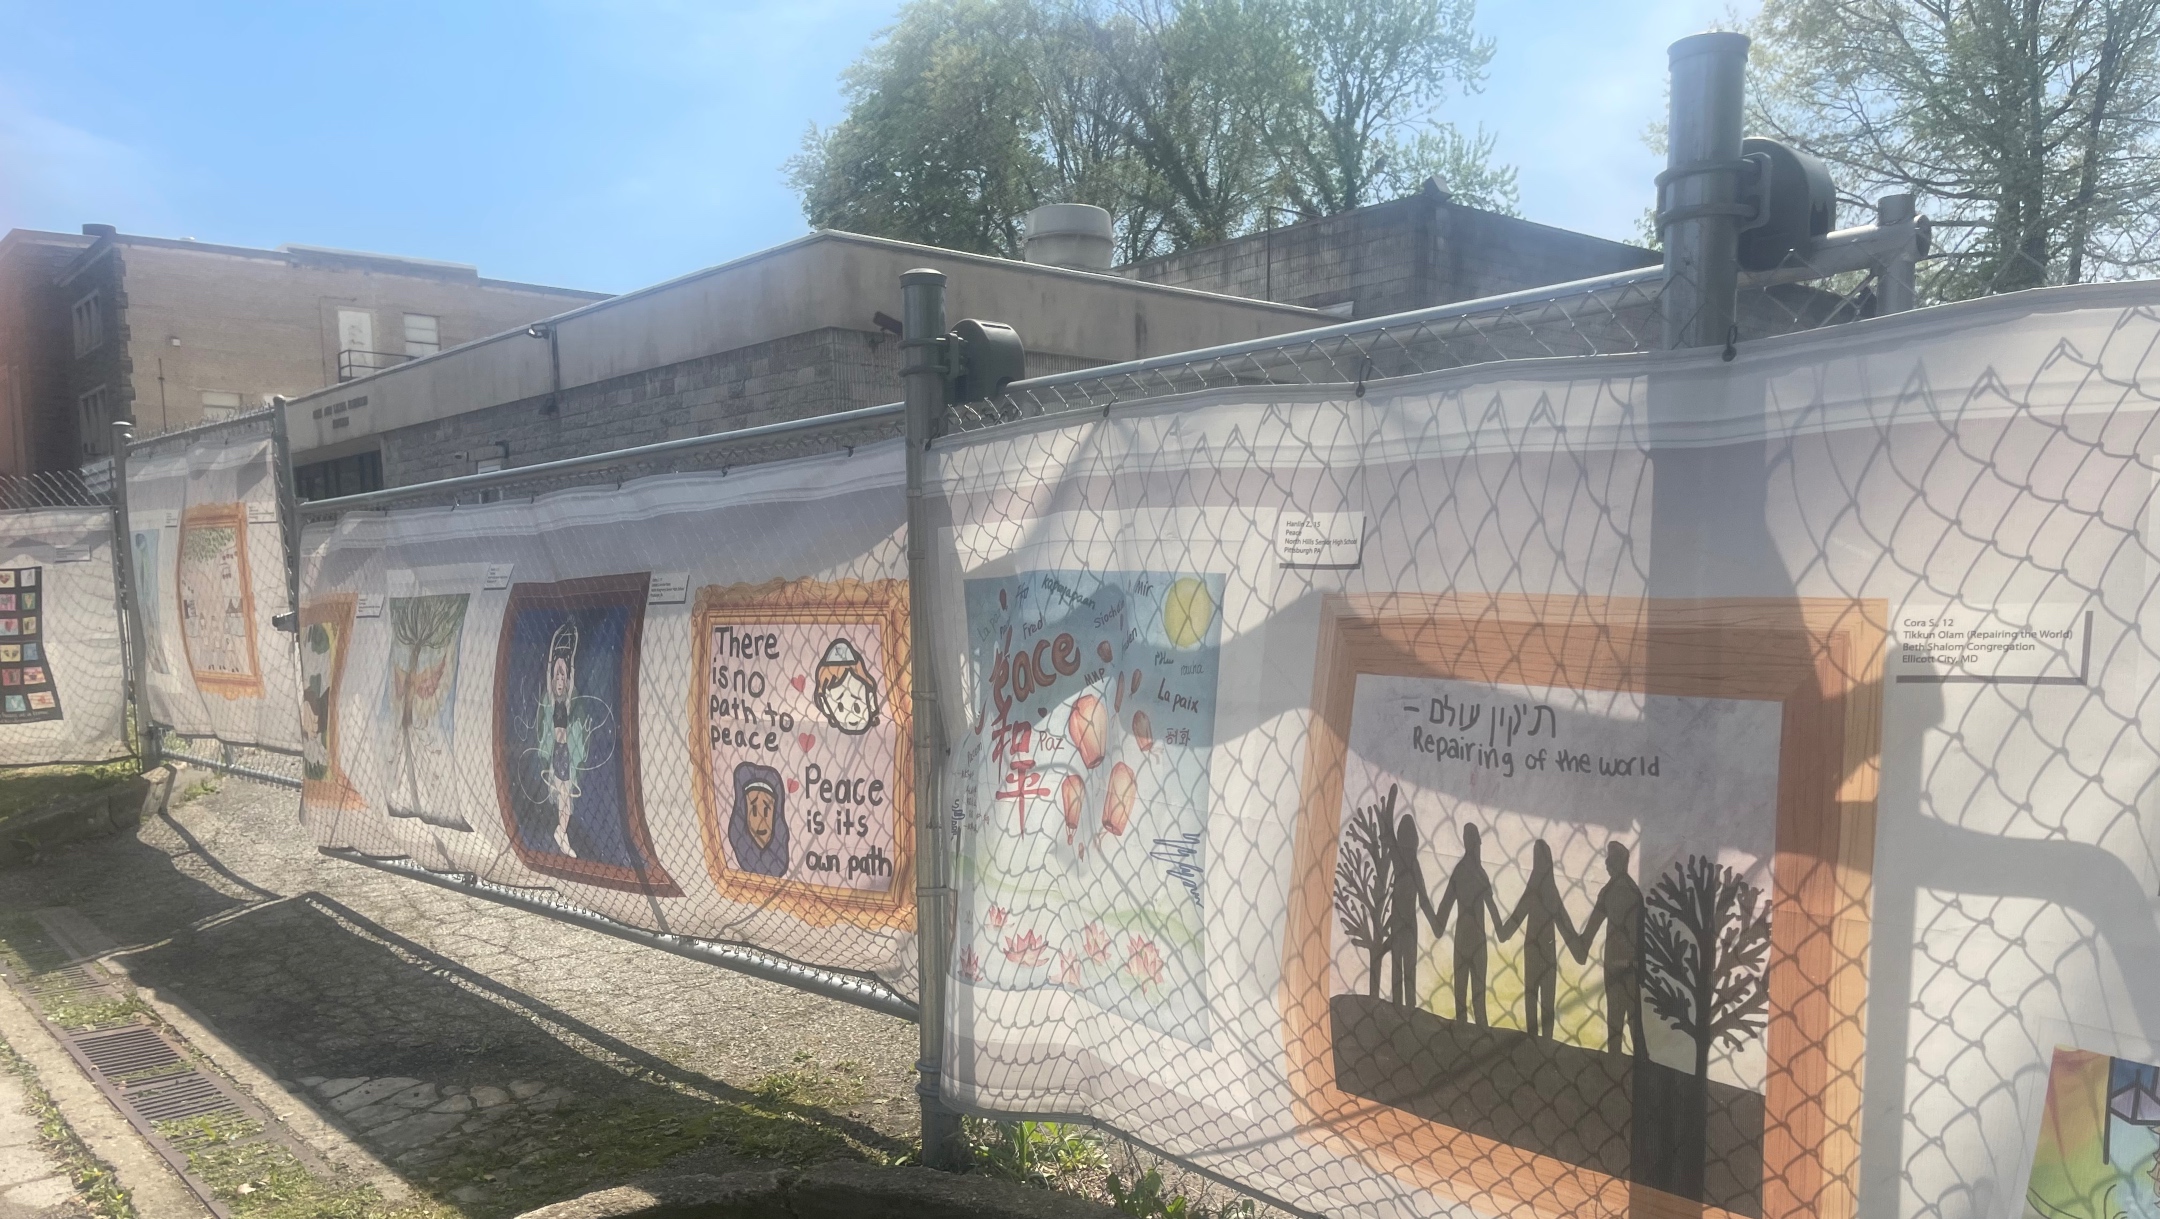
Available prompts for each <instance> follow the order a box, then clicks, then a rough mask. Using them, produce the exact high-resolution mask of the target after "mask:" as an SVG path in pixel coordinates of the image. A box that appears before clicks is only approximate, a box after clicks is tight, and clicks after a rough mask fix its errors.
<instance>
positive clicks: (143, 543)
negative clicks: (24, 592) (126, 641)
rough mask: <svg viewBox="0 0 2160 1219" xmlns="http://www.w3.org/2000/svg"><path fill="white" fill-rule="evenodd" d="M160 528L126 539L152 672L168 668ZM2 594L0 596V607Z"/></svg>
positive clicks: (159, 671)
mask: <svg viewBox="0 0 2160 1219" xmlns="http://www.w3.org/2000/svg"><path fill="white" fill-rule="evenodd" d="M164 540H165V535H164V531H163V530H160V529H137V530H135V531H133V536H132V538H131V539H130V542H131V546H132V551H133V554H134V556H135V604H136V606H137V608H138V613H137V615H136V616H137V618H138V619H140V621H141V622H142V633H143V652H144V654H145V659H146V660H147V661H148V663H149V665H150V671H151V672H152V673H159V674H165V673H170V672H172V665H171V662H170V661H168V660H166V658H165V616H164V615H163V614H161V613H159V612H158V611H159V607H160V606H162V605H163V604H164V602H163V601H162V600H160V599H159V597H160V595H161V593H162V592H163V589H164V583H165V582H164V580H163V578H162V575H163V568H162V567H161V566H160V565H159V563H158V557H159V552H160V551H161V550H162V549H163V546H162V543H163V542H164ZM5 601H6V598H5V597H0V608H13V607H12V606H9V605H5V604H4V603H5Z"/></svg>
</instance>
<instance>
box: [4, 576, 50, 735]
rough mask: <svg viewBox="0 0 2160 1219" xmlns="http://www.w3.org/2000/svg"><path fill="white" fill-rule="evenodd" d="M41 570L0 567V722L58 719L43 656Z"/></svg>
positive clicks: (48, 669) (47, 663)
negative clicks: (1, 640) (40, 601)
mask: <svg viewBox="0 0 2160 1219" xmlns="http://www.w3.org/2000/svg"><path fill="white" fill-rule="evenodd" d="M43 572H44V569H43V568H42V567H8V568H0V589H8V590H12V591H9V592H0V615H6V616H5V617H0V639H5V640H6V641H7V642H5V643H0V724H29V723H36V722H39V721H43V720H58V719H62V718H64V717H63V716H62V714H61V707H60V691H59V687H58V684H57V683H56V682H55V681H54V680H53V673H52V668H51V662H50V661H49V660H48V659H47V658H46V654H45V635H44V614H43V612H42V610H41V609H40V608H39V599H40V598H41V597H42V596H43V593H44V584H43V581H42V576H43Z"/></svg>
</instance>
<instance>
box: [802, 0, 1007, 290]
mask: <svg viewBox="0 0 2160 1219" xmlns="http://www.w3.org/2000/svg"><path fill="white" fill-rule="evenodd" d="M1027 17H1028V13H1027V10H1026V8H1025V6H1024V5H1023V4H1020V3H1013V2H1011V0H915V3H913V4H910V5H909V6H908V7H907V9H906V10H904V11H903V12H902V14H901V16H900V21H899V23H898V24H897V25H895V26H893V27H892V28H891V29H889V30H886V31H884V32H883V33H882V34H880V35H879V37H878V40H877V41H876V42H875V43H873V44H872V45H871V47H870V50H869V51H868V52H867V53H866V54H865V55H864V56H863V58H862V59H861V60H859V61H858V62H857V63H856V64H855V65H854V66H852V67H850V68H849V69H848V71H847V73H846V75H845V76H844V77H843V88H844V90H845V92H846V94H847V98H848V113H847V117H846V118H844V119H842V120H841V121H840V122H839V123H838V124H836V125H835V126H833V127H831V128H829V129H827V130H823V131H820V130H818V129H816V128H814V127H813V128H812V129H811V130H810V132H809V133H808V134H807V135H806V136H805V137H804V139H803V150H802V152H801V153H800V154H799V155H798V156H796V157H795V158H794V159H793V160H791V161H789V162H788V165H787V174H788V181H789V183H790V185H792V186H793V187H794V188H795V190H796V191H797V193H798V194H800V195H801V197H802V201H803V212H804V214H805V216H807V217H808V219H809V221H810V223H811V224H813V225H816V226H817V227H819V228H837V229H846V230H848V231H850V232H856V233H867V234H870V235H872V236H883V237H898V238H902V239H905V240H908V241H920V242H923V243H925V244H929V245H938V246H944V247H947V248H948V249H955V250H970V251H974V252H976V253H981V254H1001V255H1006V256H1008V257H1016V256H1018V254H1019V252H1020V238H1021V233H1020V218H1021V216H1023V215H1024V214H1025V213H1026V212H1027V211H1028V209H1030V208H1032V207H1034V206H1036V205H1037V203H1038V202H1039V201H1040V199H1041V197H1042V190H1043V186H1044V184H1045V180H1046V178H1047V176H1048V175H1047V173H1046V166H1045V165H1044V163H1043V159H1042V157H1041V156H1040V155H1039V153H1038V151H1037V149H1036V146H1035V116H1034V115H1033V114H1031V113H1030V112H1029V103H1030V101H1031V100H1032V96H1033V94H1034V93H1035V88H1034V84H1033V82H1032V80H1031V79H1030V77H1029V63H1028V57H1027V56H1026V55H1025V54H1024V53H1023V50H1022V48H1023V47H1024V46H1025V45H1026V35H1027V33H1028V23H1027Z"/></svg>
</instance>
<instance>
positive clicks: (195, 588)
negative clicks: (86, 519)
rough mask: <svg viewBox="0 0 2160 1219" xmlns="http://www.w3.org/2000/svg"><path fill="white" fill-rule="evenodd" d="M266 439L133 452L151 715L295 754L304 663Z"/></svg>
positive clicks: (131, 525)
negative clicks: (291, 630)
mask: <svg viewBox="0 0 2160 1219" xmlns="http://www.w3.org/2000/svg"><path fill="white" fill-rule="evenodd" d="M272 452H273V449H272V445H271V442H270V439H269V438H268V437H267V436H239V437H222V438H220V437H209V438H205V439H203V440H201V441H199V442H197V443H196V444H194V445H193V446H191V447H190V448H189V449H187V451H185V452H181V453H168V454H163V455H156V456H152V455H147V454H136V455H134V456H131V457H130V458H129V459H128V471H127V497H128V530H129V532H130V534H131V535H132V536H131V538H130V539H129V541H130V546H131V549H132V552H133V559H134V571H135V573H136V587H137V588H138V589H139V590H140V592H139V596H138V601H139V603H140V607H141V610H140V612H141V617H142V629H143V650H144V668H145V669H146V670H147V672H146V678H147V690H146V692H145V694H146V698H145V701H146V702H147V703H148V705H149V713H150V718H151V719H152V720H153V721H155V722H156V723H158V724H161V725H163V726H165V727H167V728H169V729H172V730H174V731H176V732H179V733H182V734H185V735H188V736H205V737H215V738H217V739H218V740H220V741H223V742H225V743H226V744H228V745H251V746H259V747H261V748H265V749H275V750H282V751H284V752H287V753H293V752H297V751H298V750H299V748H300V724H299V718H298V716H296V715H295V714H294V710H293V709H294V707H295V706H296V705H297V704H298V702H299V688H300V686H299V663H298V660H297V658H296V656H295V653H294V649H293V637H292V636H291V635H290V634H287V633H286V632H284V631H280V630H278V629H277V628H275V627H274V626H272V625H271V619H272V618H274V617H276V616H277V615H279V614H282V613H284V612H285V611H286V610H287V609H289V608H290V604H289V599H290V598H289V594H288V592H287V589H286V583H285V534H284V528H283V526H282V525H281V523H280V522H279V518H278V492H277V488H278V472H277V469H276V466H275V464H274V462H273V458H272Z"/></svg>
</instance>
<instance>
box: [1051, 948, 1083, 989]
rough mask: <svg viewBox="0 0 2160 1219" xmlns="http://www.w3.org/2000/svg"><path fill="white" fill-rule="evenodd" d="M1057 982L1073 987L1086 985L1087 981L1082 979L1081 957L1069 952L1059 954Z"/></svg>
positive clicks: (1060, 984)
mask: <svg viewBox="0 0 2160 1219" xmlns="http://www.w3.org/2000/svg"><path fill="white" fill-rule="evenodd" d="M1057 984H1058V985H1059V986H1071V987H1079V986H1083V985H1085V983H1083V982H1082V981H1081V980H1080V958H1078V957H1076V956H1074V955H1073V954H1071V953H1069V952H1061V953H1059V954H1058V964H1057Z"/></svg>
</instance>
